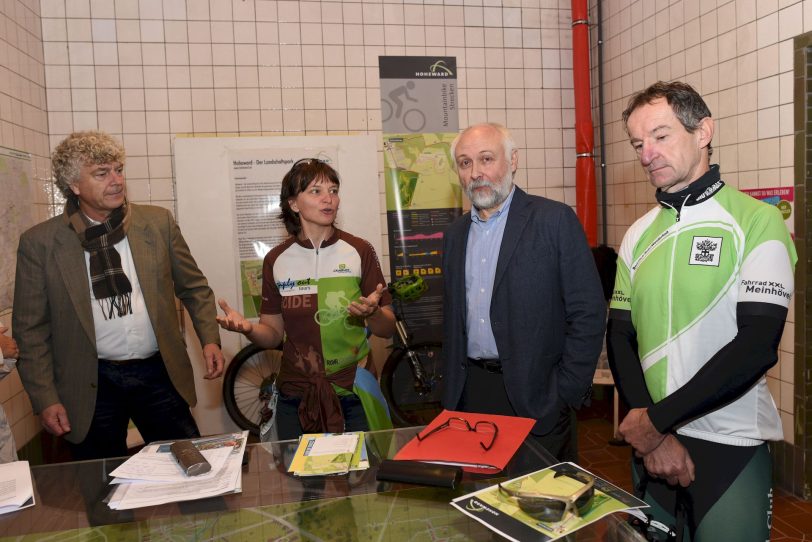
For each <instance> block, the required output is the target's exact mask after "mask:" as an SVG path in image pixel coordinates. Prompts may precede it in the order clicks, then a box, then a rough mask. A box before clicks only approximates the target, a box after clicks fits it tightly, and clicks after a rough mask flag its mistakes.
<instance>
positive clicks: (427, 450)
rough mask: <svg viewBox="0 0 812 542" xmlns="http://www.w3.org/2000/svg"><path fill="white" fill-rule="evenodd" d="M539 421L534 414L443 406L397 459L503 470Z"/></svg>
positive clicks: (476, 470)
mask: <svg viewBox="0 0 812 542" xmlns="http://www.w3.org/2000/svg"><path fill="white" fill-rule="evenodd" d="M534 424H535V420H533V419H531V418H520V417H517V416H499V415H496V414H478V413H475V412H457V411H454V410H443V411H442V412H441V413H440V414H438V415H437V417H436V418H434V420H432V421H431V423H430V424H428V425H427V426H426V428H425V429H423V430H422V431H421V432H420V433H418V434H417V435H416V436H415V437H414V438H413V439H412V440H411V441H409V442H408V443H407V444H406V445H405V446H404V447H403V448H401V450H400V451H399V452H398V453H397V455H395V460H413V461H424V462H428V463H439V464H443V465H457V466H460V467H462V469H463V470H464V471H466V472H474V473H495V472H499V471H501V470H503V469H504V468H505V467H506V466H507V464H508V462H509V461H510V459H511V458H512V457H513V455H514V454H515V453H516V450H518V449H519V446H521V444H522V442H523V441H524V439H525V438H526V437H527V435H528V434H529V433H530V429H532V427H533V425H534Z"/></svg>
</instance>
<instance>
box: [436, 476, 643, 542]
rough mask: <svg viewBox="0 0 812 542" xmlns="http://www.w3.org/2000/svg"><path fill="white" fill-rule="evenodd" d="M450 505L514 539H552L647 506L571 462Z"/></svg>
mask: <svg viewBox="0 0 812 542" xmlns="http://www.w3.org/2000/svg"><path fill="white" fill-rule="evenodd" d="M451 505H452V506H454V507H455V508H457V509H458V510H459V511H460V512H462V513H463V514H466V515H468V516H470V517H472V518H474V519H475V520H477V521H479V522H480V523H482V524H483V525H485V526H486V527H488V528H489V529H491V530H492V531H495V532H497V533H499V534H500V535H502V536H504V537H505V538H507V539H508V540H514V541H516V542H518V541H521V540H538V541H542V542H544V541H547V540H555V539H557V538H561V537H562V536H566V535H568V534H569V533H572V532H573V531H577V530H578V529H580V528H581V527H584V526H586V525H589V524H590V523H592V522H594V521H597V520H599V519H600V518H602V517H604V516H606V515H608V514H612V513H614V512H620V511H625V510H631V509H636V508H645V507H647V506H648V505H647V504H646V503H645V502H644V501H642V500H640V499H638V498H636V497H635V496H634V495H632V494H630V493H627V492H626V491H623V490H622V489H620V488H619V487H617V486H615V485H613V484H611V483H609V482H607V481H606V480H604V479H603V478H599V477H597V476H595V475H594V474H592V473H590V472H588V471H586V470H584V469H582V468H581V467H579V466H578V465H576V464H575V463H559V464H557V465H553V466H552V467H548V468H546V469H542V470H539V471H536V472H533V473H530V474H527V475H525V476H520V477H519V478H514V479H512V480H507V481H505V482H502V483H501V484H497V485H495V486H491V487H488V488H485V489H482V490H479V491H475V492H473V493H469V494H468V495H464V496H462V497H458V498H456V499H454V500H453V501H452V502H451Z"/></svg>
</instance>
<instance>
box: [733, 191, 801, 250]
mask: <svg viewBox="0 0 812 542" xmlns="http://www.w3.org/2000/svg"><path fill="white" fill-rule="evenodd" d="M742 192H744V193H745V194H747V195H749V196H751V197H754V198H756V199H757V200H761V201H763V202H764V203H769V204H770V205H775V206H776V207H777V208H778V210H779V211H781V216H783V217H784V223H785V224H786V225H787V229H788V230H789V233H790V235H792V238H793V239H795V218H794V217H793V211H794V210H795V187H793V186H782V187H778V188H750V189H746V190H742Z"/></svg>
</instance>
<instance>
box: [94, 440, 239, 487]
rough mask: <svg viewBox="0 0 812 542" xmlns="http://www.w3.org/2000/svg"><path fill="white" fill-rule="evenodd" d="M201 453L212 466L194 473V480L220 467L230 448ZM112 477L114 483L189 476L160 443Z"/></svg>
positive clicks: (182, 479) (213, 473) (209, 476)
mask: <svg viewBox="0 0 812 542" xmlns="http://www.w3.org/2000/svg"><path fill="white" fill-rule="evenodd" d="M200 453H201V454H203V457H205V458H206V461H208V462H209V464H210V465H211V470H210V471H209V472H207V473H206V474H201V475H199V476H195V477H194V480H195V481H199V480H207V479H209V480H210V479H212V478H214V477H215V476H216V475H217V472H218V471H220V469H222V468H223V465H225V463H226V460H228V457H229V456H230V455H231V453H232V450H231V449H230V448H226V447H220V448H214V449H211V450H201V451H200ZM110 474H111V475H112V476H115V478H116V481H115V483H117V484H123V483H131V482H188V481H189V480H190V478H189V476H187V475H186V473H185V472H183V469H182V468H181V466H180V465H178V462H177V460H176V459H175V456H174V455H172V453H171V452H162V451H161V447H160V446H157V445H156V446H147V447H146V448H144V449H143V450H141V451H140V452H138V453H137V454H135V455H134V456H132V457H131V458H129V459H128V460H127V461H125V462H124V463H123V464H122V465H121V466H120V467H118V468H117V469H115V470H114V471H113V472H111V473H110Z"/></svg>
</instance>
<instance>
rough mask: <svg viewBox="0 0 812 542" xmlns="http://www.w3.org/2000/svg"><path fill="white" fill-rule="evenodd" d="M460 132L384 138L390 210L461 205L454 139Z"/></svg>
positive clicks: (397, 135) (387, 193)
mask: <svg viewBox="0 0 812 542" xmlns="http://www.w3.org/2000/svg"><path fill="white" fill-rule="evenodd" d="M456 135H457V134H454V133H434V134H394V135H391V134H390V135H387V136H386V137H384V145H383V146H384V152H383V156H384V176H385V178H386V183H387V190H386V210H387V211H397V210H403V211H407V210H409V211H410V210H417V209H445V208H449V207H459V206H460V202H461V197H462V196H461V194H462V193H461V191H460V186H459V182H458V179H457V174H456V173H455V171H454V168H453V159H452V157H451V142H452V141H454V138H455V137H456Z"/></svg>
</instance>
